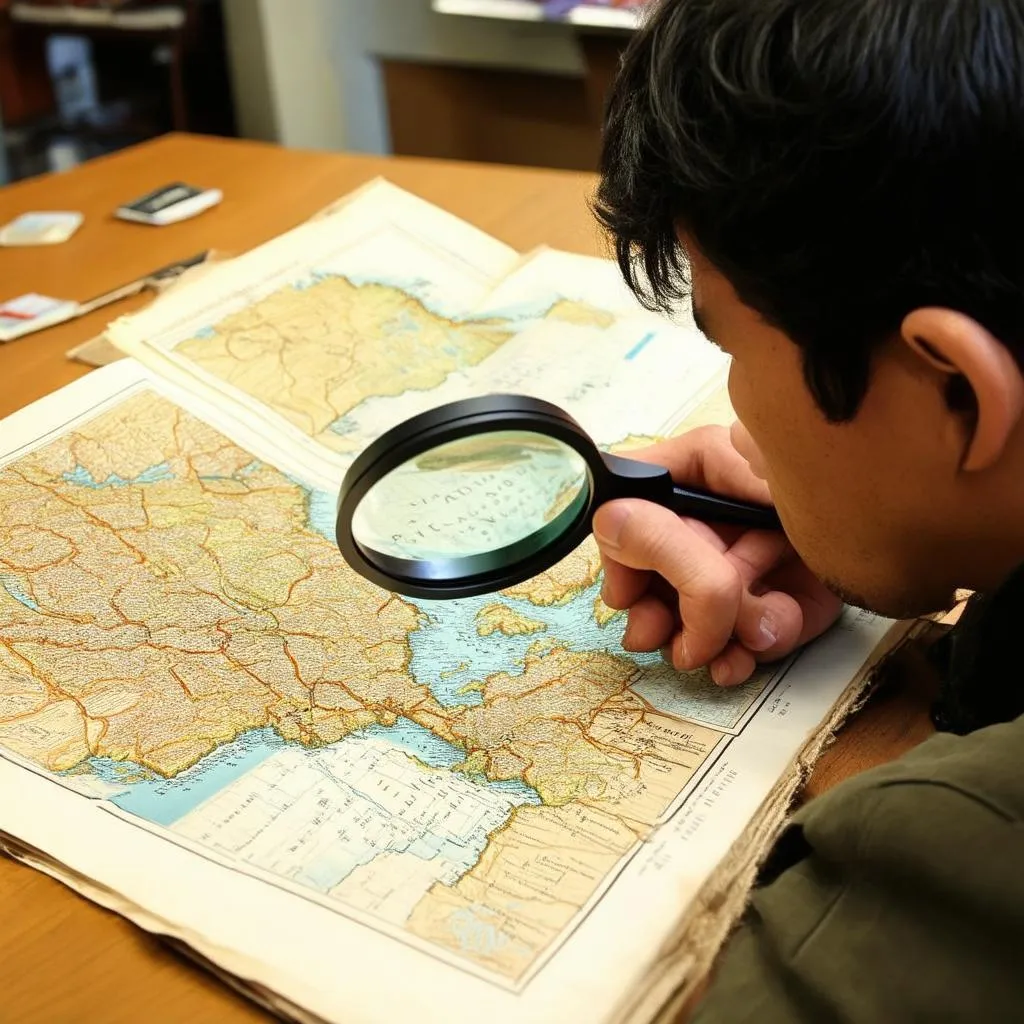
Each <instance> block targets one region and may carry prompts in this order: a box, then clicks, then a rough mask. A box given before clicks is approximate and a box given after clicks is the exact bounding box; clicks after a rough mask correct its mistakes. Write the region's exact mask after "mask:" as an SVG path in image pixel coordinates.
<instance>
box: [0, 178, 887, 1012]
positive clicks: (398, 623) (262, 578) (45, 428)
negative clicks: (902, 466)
mask: <svg viewBox="0 0 1024 1024" xmlns="http://www.w3.org/2000/svg"><path fill="white" fill-rule="evenodd" d="M111 337H112V338H113V339H114V341H115V342H116V343H117V344H118V345H119V346H120V347H121V348H122V349H123V350H124V351H125V352H127V353H129V355H130V356H132V357H134V358H127V359H123V360H121V361H119V362H117V363H115V364H113V365H111V366H109V367H107V368H105V369H103V370H99V371H97V372H95V373H93V374H91V375H90V376H88V377H87V378H85V379H83V380H81V381H78V382H76V383H75V384H73V385H71V386H69V387H67V388H64V389H63V390H62V391H60V392H58V393H57V394H55V395H53V396H51V397H49V398H47V399H44V400H43V401H41V402H39V403H37V404H35V405H33V406H30V407H29V408H27V409H25V410H23V411H22V412H20V413H17V414H15V415H14V416H12V417H10V418H9V419H7V420H6V421H4V422H3V424H2V427H0V494H2V495H3V515H2V516H0V552H2V556H0V835H3V836H4V837H5V839H4V842H5V845H6V847H7V848H8V850H9V852H11V853H12V854H13V855H14V856H18V857H21V858H23V859H24V860H26V861H27V862H29V863H31V864H33V865H34V866H36V867H38V868H39V869H41V870H44V871H47V872H49V873H51V874H53V875H55V876H56V877H58V878H60V879H62V880H63V881H65V882H66V883H67V884H68V885H71V886H73V887H74V888H76V889H77V890H79V891H80V892H83V893H85V894H86V895H87V896H89V897H90V898H91V899H94V900H97V901H98V902H101V903H103V904H104V905H106V906H110V907H113V908H115V909H116V910H118V911H119V912H121V913H123V914H125V915H126V916H128V917H130V918H131V919H132V920H134V921H136V922H138V923H139V924H140V925H141V926H142V927H144V928H147V929H150V930H151V931H154V932H157V933H160V934H162V935H165V936H167V937H169V938H170V939H172V940H174V941H175V942H177V943H179V944H181V945H183V946H185V947H187V948H188V949H190V950H191V951H192V952H193V954H194V955H196V956H197V957H199V958H202V959H203V960H205V961H206V962H207V963H208V964H210V965H211V966H213V967H214V968H215V969H217V970H219V971H221V972H222V973H225V974H228V975H230V976H231V977H232V978H233V981H234V983H235V984H236V985H238V986H240V987H242V988H243V989H244V990H246V991H247V992H249V994H250V995H252V996H253V998H257V999H259V1000H260V1001H261V1002H263V1003H264V1004H265V1005H269V1006H271V1007H273V1008H274V1009H275V1010H277V1011H278V1012H280V1013H282V1014H284V1015H286V1016H290V1017H292V1018H294V1019H297V1020H325V1021H339V1022H340V1021H345V1022H356V1021H367V1022H370V1021H392V1020H406V1019H412V1018H414V1017H415V1019H416V1020H417V1021H419V1022H420V1024H429V1022H435V1021H436V1022H439V1024H440V1022H442V1021H443V1022H444V1024H457V1022H462V1021H464V1022H467V1024H468V1022H470V1021H472V1022H474V1024H475V1022H477V1021H479V1020H487V1021H492V1022H495V1024H498V1022H502V1021H531V1022H533V1024H543V1022H561V1021H565V1020H573V1021H627V1020H628V1021H647V1020H652V1019H655V1018H656V1017H657V1016H658V1015H659V1013H661V1012H663V1011H664V1009H665V1007H666V1006H669V1005H671V1004H672V1000H673V998H674V997H675V996H677V995H678V994H679V993H681V992H685V991H686V990H687V986H688V985H689V984H691V983H692V982H693V980H694V979H695V978H696V977H697V975H698V971H699V969H700V968H701V967H702V965H703V964H705V963H706V961H707V959H708V957H709V956H710V955H711V954H712V953H713V951H714V949H715V947H716V946H717V943H718V942H719V941H720V939H721V936H722V934H723V932H724V930H725V928H727V927H728V924H729V922H730V920H731V919H732V916H733V915H734V914H735V911H736V908H737V906H738V904H739V903H740V902H741V901H742V898H743V892H744V886H745V885H746V882H747V881H748V880H749V876H750V872H751V870H752V867H753V865H754V863H755V861H756V857H757V854H758V852H759V850H760V849H761V848H762V847H763V845H764V840H765V838H766V837H767V836H768V835H769V834H770V833H771V831H772V829H773V828H774V827H775V825H776V824H777V822H778V820H779V816H780V814H781V811H782V809H783V808H784V806H785V803H786V800H787V799H788V797H789V795H790V793H791V792H792V790H793V788H794V786H795V785H796V782H797V780H798V778H799V770H800V765H801V764H802V763H804V762H806V760H807V759H808V757H809V756H811V754H812V753H813V751H814V749H816V747H817V746H818V745H820V742H821V740H822V739H823V738H824V737H825V736H826V735H827V734H828V732H829V731H830V729H831V726H832V724H834V721H835V720H836V718H837V717H838V716H840V715H841V714H842V713H843V711H844V709H845V708H846V707H847V706H848V705H849V703H850V701H851V700H852V699H853V698H854V697H855V696H856V694H857V693H858V692H859V690H860V688H861V685H862V683H863V679H864V670H865V666H866V665H868V664H869V663H870V661H871V659H872V658H874V657H877V656H878V653H879V651H880V650H883V649H884V648H885V647H886V645H888V644H891V643H892V642H893V637H894V635H895V634H894V633H893V631H892V629H891V624H890V623H889V622H886V621H883V620H880V619H877V618H874V617H872V616H870V615H867V614H861V613H853V612H851V613H850V614H848V615H847V616H846V617H845V618H844V619H843V620H842V622H841V623H840V625H839V626H838V627H837V628H836V629H835V630H834V631H833V632H832V633H831V634H830V635H829V636H828V637H826V638H825V639H824V640H822V641H821V642H819V643H818V644H816V645H815V646H813V647H812V648H810V649H809V650H808V651H806V652H805V653H804V654H802V655H801V656H800V657H799V658H796V659H790V660H788V661H786V662H785V663H783V664H780V665H776V666H773V667H771V668H767V669H765V670H763V671H762V672H761V673H760V674H759V675H758V676H757V677H756V678H755V679H753V680H752V681H751V682H749V683H747V684H746V685H744V686H741V687H738V688H735V689H730V690H721V689H717V688H716V687H715V686H714V685H713V684H711V682H710V680H709V679H708V677H707V675H706V674H705V673H701V672H695V673H689V674H684V675H680V674H677V673H675V672H673V671H672V670H670V669H669V668H668V667H667V666H665V665H664V664H662V663H661V662H660V660H659V659H658V658H657V657H655V656H636V655H627V654H625V653H624V652H623V651H622V649H621V643H620V641H621V636H622V629H623V622H622V619H621V617H620V616H618V615H615V614H613V613H611V612H610V611H609V609H607V608H606V607H605V606H604V605H603V604H602V603H601V601H600V598H599V589H600V580H599V562H598V558H597V555H596V551H595V548H594V546H593V545H592V543H587V544H584V545H583V546H582V547H581V548H580V549H579V550H578V551H576V552H575V553H574V554H573V555H571V556H570V557H569V558H568V559H566V560H565V561H564V562H563V563H561V564H560V565H558V566H556V567H555V568H554V569H552V570H551V571H549V572H547V573H544V574H543V575H542V576H540V577H538V578H536V579H534V580H531V581H529V582H527V583H525V584H522V585H520V586H517V587H515V588H513V589H512V590H510V591H507V592H505V593H502V594H499V595H491V596H489V597H484V598H476V599H470V600H464V601H456V602H438V603H428V602H424V603H419V604H417V603H414V602H410V601H406V600H404V599H401V598H398V597H396V596H393V595H390V594H387V593H385V592H383V591H381V590H379V589H377V588H376V587H374V586H372V585H370V584H368V583H367V582H365V581H364V580H362V579H361V578H360V577H358V576H357V575H356V574H354V573H353V572H352V571H351V570H350V569H349V568H348V567H347V566H346V565H345V564H344V563H343V562H342V559H341V557H340V555H339V553H338V551H337V549H336V547H335V545H334V542H333V529H334V502H335V497H336V494H337V489H338V485H339V483H340V480H341V477H342V474H343V471H344V469H345V467H346V465H347V464H348V463H349V462H350V461H351V459H352V458H353V457H354V455H355V454H356V453H357V452H358V451H359V450H360V449H361V448H362V446H364V445H365V444H366V443H367V442H368V441H370V440H371V439H372V438H374V437H376V436H378V435H379V434H380V432H381V431H383V430H385V429H387V428H388V427H390V426H391V425H393V424H394V423H396V422H398V421H399V420H400V419H402V418H404V417H406V416H408V415H410V414H412V413H415V412H418V411H420V410H422V409H425V408H427V407H429V406H432V405H434V404H437V403H440V402H442V401H445V400H448V399H452V398H456V397H462V396H467V395H473V394H481V393H484V392H488V391H499V390H500V391H522V392H527V393H530V394H534V395H538V396H541V397H544V398H547V399H548V400H551V401H554V402H557V403H558V404H560V405H562V406H564V407H565V408H566V409H568V410H569V411H570V412H571V413H572V414H573V415H575V416H576V418H577V419H578V420H579V421H580V422H581V423H582V424H583V426H584V427H585V428H586V429H588V430H589V431H591V432H592V433H593V435H594V436H595V438H596V439H597V440H598V441H599V442H600V443H602V444H603V445H606V446H608V447H612V446H621V447H624V448H628V447H631V446H635V445H637V444H641V443H643V441H644V439H645V438H648V437H656V436H664V435H666V434H669V433H671V432H672V431H673V430H675V429H678V428H679V427H680V425H684V424H686V423H695V422H700V421H702V420H706V419H708V418H716V417H718V416H720V415H725V414H726V412H727V403H725V402H723V400H722V397H721V391H720V386H721V380H722V372H723V369H724V365H723V357H722V356H721V355H720V354H719V353H718V352H717V350H715V349H714V348H713V347H711V346H710V345H709V344H707V343H706V342H705V341H704V340H703V339H702V338H701V336H700V335H699V333H698V332H697V331H696V330H695V329H694V328H693V326H692V323H690V322H689V321H688V320H686V321H683V322H680V323H678V324H672V323H669V322H667V321H666V320H663V319H661V318H658V317H656V316H654V315H652V314H650V313H647V312H644V311H643V310H641V309H640V308H639V307H638V306H637V305H636V303H635V302H634V300H633V299H632V297H631V296H630V295H629V293H628V292H627V291H626V289H625V288H624V286H623V285H622V283H621V282H620V280H619V277H618V274H617V271H616V270H615V269H614V267H613V266H611V265H610V264H608V263H605V262H603V261H599V260H594V259H588V258H585V257H579V256H572V255H568V254H565V253H560V252H554V251H549V250H543V251H539V252H536V253H532V254H530V255H528V256H525V257H521V256H520V255H519V254H517V253H515V252H513V251H512V250H510V249H508V248H507V247H506V246H504V245H501V244H500V243H498V242H497V241H495V240H493V239H491V238H488V237H486V236H485V235H483V234H481V233H480V232H479V231H477V230H476V229H474V228H472V227H470V226H469V225H466V224H464V223H461V222H459V221H457V220H455V219H454V218H452V217H450V216H449V215H447V214H445V213H443V212H442V211H439V210H437V209H435V208H432V207H430V206H429V205H427V204H425V203H423V202H422V201H420V200H418V199H416V198H414V197H413V196H410V195H408V194H407V193H404V192H401V191H400V190H398V189H396V188H394V187H392V186H390V185H388V184H386V183H383V182H378V183H375V184H373V185H372V186H370V187H368V188H367V189H365V190H363V191H362V192H360V193H358V194H357V195H356V196H354V197H353V198H352V199H351V201H349V202H347V203H345V204H343V205H342V206H341V207H340V208H339V209H338V210H337V211H336V212H335V213H333V214H331V215H330V216H327V217H325V218H322V219H320V220H318V221H316V222H313V223H310V224H307V225H304V226H303V227H301V228H298V229H296V230H295V231H293V232H291V233H290V234H288V235H285V236H282V237H281V238H278V239H276V240H274V241H272V242H270V243H269V244H267V245H265V246H263V247H261V248H259V249H257V250H255V251H253V252H251V253H249V254H247V255H245V256H243V257H240V258H238V259H235V260H232V261H228V262H226V263H223V264H220V265H214V266H213V267H211V268H210V269H209V270H208V271H207V272H206V273H205V274H204V275H202V276H201V277H198V278H196V279H195V280H193V281H192V282H191V283H184V284H182V285H181V286H180V287H179V288H176V289H172V290H171V291H169V292H168V293H167V294H166V295H164V296H163V297H162V298H160V299H159V300H157V301H156V302H155V303H154V304H153V305H152V306H151V307H150V308H149V309H147V310H145V311H144V312H142V313H141V314H138V315H137V316H135V317H132V318H129V319H126V320H124V321H121V322H118V323H116V324H114V325H113V327H112V329H111Z"/></svg>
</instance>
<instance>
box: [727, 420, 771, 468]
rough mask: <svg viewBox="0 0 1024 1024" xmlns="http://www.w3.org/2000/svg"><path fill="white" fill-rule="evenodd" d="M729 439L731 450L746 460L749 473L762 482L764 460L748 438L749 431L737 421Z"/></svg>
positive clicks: (731, 429)
mask: <svg viewBox="0 0 1024 1024" xmlns="http://www.w3.org/2000/svg"><path fill="white" fill-rule="evenodd" d="M729 439H730V440H731V441H732V446H733V448H735V449H736V451H738V452H739V453H740V455H742V456H743V458H745V459H746V460H747V464H748V465H749V466H750V471H751V473H753V474H754V476H756V477H760V478H761V479H762V480H764V479H765V472H764V460H763V459H762V458H761V451H760V449H759V448H758V447H757V445H756V444H755V443H754V439H753V438H752V437H751V436H750V431H749V430H747V428H746V427H745V426H743V424H742V423H740V421H739V420H736V421H735V422H734V423H733V425H732V427H731V428H730V430H729Z"/></svg>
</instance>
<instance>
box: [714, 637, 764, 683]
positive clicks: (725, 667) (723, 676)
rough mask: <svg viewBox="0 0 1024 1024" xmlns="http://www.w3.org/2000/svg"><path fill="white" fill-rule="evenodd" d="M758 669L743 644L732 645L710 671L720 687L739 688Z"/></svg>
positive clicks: (719, 657) (717, 659) (751, 655)
mask: <svg viewBox="0 0 1024 1024" xmlns="http://www.w3.org/2000/svg"><path fill="white" fill-rule="evenodd" d="M756 668H757V661H756V659H755V658H754V655H753V654H751V653H750V651H748V650H747V649H746V648H745V647H744V646H743V645H742V644H737V643H732V644H729V646H728V647H726V649H725V650H724V651H722V653H721V654H720V655H719V656H718V657H717V658H715V659H714V661H712V662H711V664H710V665H709V666H708V671H709V672H710V673H711V678H712V679H713V680H714V681H715V682H716V683H717V684H718V685H719V686H739V684H740V683H745V682H746V681H747V680H748V679H749V678H750V677H751V676H752V675H753V674H754V670H755V669H756Z"/></svg>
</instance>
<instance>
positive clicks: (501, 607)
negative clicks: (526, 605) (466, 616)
mask: <svg viewBox="0 0 1024 1024" xmlns="http://www.w3.org/2000/svg"><path fill="white" fill-rule="evenodd" d="M547 628H548V627H547V626H546V625H545V624H544V623H543V622H538V621H537V620H536V619H528V618H527V617H526V616H525V615H520V614H519V612H517V611H516V610H515V609H514V608H509V606H508V605H507V604H501V603H500V602H498V601H495V602H494V603H493V604H489V605H486V606H485V607H483V608H481V609H480V611H478V612H477V613H476V631H477V634H478V635H479V636H490V635H491V634H492V633H503V634H504V635H505V636H526V635H528V634H530V633H542V632H544V630H545V629H547Z"/></svg>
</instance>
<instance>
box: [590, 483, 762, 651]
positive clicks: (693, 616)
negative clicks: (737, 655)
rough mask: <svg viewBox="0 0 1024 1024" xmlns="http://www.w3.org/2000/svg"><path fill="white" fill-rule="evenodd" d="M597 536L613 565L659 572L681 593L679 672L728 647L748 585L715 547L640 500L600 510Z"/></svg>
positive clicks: (596, 519)
mask: <svg viewBox="0 0 1024 1024" xmlns="http://www.w3.org/2000/svg"><path fill="white" fill-rule="evenodd" d="M594 535H595V536H596V538H597V541H598V544H599V545H600V546H601V549H602V552H603V553H604V554H605V555H606V556H607V557H608V558H610V559H611V560H612V561H615V562H618V563H619V564H620V565H624V566H627V567H629V568H631V569H637V570H641V571H653V572H658V573H660V575H662V576H663V577H664V578H665V579H666V580H667V581H668V582H669V583H670V584H671V585H672V586H673V587H674V588H675V589H676V592H677V593H678V595H679V610H680V614H681V617H682V622H683V634H682V637H681V638H680V640H679V643H678V650H677V659H676V662H675V664H676V667H677V668H680V669H687V668H694V667H696V666H697V665H703V664H706V663H707V662H709V661H710V660H711V659H712V658H713V657H714V656H715V655H716V654H718V653H719V652H720V651H721V650H722V649H723V648H724V647H725V645H726V643H728V641H729V638H730V636H731V635H732V632H733V628H734V626H735V623H736V615H737V612H738V611H739V605H740V599H741V597H742V592H743V584H742V581H741V579H740V576H739V573H738V572H737V571H736V569H735V568H734V567H733V566H732V565H731V564H730V563H729V561H728V560H727V559H726V558H725V557H723V555H722V552H721V551H719V550H718V549H717V548H716V546H715V545H713V544H712V543H710V542H709V541H708V540H707V539H706V538H704V537H701V536H699V535H698V534H697V533H695V532H694V531H693V530H691V529H690V528H689V527H688V526H687V525H686V523H684V522H683V521H682V520H680V519H679V517H678V516H676V515H675V514H673V513H672V512H670V511H669V510H668V509H664V508H661V506H659V505H654V504H652V503H651V502H646V501H636V500H619V501H612V502H609V503H608V504H606V505H604V506H602V508H600V509H598V511H597V514H596V515H595V517H594Z"/></svg>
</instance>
